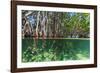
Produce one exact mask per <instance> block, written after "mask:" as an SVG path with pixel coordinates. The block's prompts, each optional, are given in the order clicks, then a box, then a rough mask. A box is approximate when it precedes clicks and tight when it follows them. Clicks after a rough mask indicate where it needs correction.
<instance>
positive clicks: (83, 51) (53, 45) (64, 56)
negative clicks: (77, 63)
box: [22, 39, 90, 62]
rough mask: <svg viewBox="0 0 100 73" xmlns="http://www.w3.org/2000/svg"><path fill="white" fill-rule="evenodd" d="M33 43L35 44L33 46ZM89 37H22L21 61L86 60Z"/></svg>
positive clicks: (88, 49)
mask: <svg viewBox="0 0 100 73" xmlns="http://www.w3.org/2000/svg"><path fill="white" fill-rule="evenodd" d="M34 45H35V46H34ZM89 56H90V40H89V39H45V40H42V39H38V40H37V41H36V42H35V43H34V40H33V39H22V62H33V61H34V62H40V61H63V60H86V59H89Z"/></svg>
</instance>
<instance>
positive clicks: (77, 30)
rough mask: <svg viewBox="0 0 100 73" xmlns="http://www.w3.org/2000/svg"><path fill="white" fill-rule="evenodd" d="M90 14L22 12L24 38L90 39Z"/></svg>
mask: <svg viewBox="0 0 100 73" xmlns="http://www.w3.org/2000/svg"><path fill="white" fill-rule="evenodd" d="M89 26H90V14H89V13H76V12H52V11H33V10H22V36H23V38H25V37H33V38H34V37H35V38H39V37H42V38H57V37H62V38H89V34H90V32H89V31H90V30H89V29H90V27H89Z"/></svg>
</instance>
